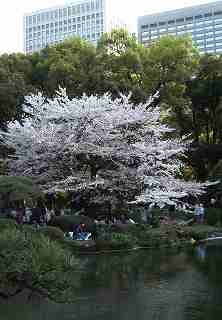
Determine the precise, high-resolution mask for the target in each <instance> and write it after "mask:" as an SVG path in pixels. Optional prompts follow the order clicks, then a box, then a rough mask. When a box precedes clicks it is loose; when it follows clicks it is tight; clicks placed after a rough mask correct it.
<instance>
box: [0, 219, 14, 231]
mask: <svg viewBox="0 0 222 320" xmlns="http://www.w3.org/2000/svg"><path fill="white" fill-rule="evenodd" d="M16 227H17V224H16V222H15V221H14V220H12V219H4V218H2V219H0V231H2V230H5V229H13V228H14V229H15V228H16Z"/></svg>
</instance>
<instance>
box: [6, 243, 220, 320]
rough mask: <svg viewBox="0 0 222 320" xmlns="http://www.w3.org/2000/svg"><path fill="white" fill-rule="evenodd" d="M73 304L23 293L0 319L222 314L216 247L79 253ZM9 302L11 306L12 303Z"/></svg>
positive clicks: (201, 319)
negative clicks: (26, 298) (25, 296)
mask: <svg viewBox="0 0 222 320" xmlns="http://www.w3.org/2000/svg"><path fill="white" fill-rule="evenodd" d="M82 261H83V270H82V272H81V273H79V274H78V277H76V275H75V277H73V281H75V282H76V292H75V298H76V302H75V303H74V304H71V305H69V304H63V305H59V304H55V303H51V302H47V301H40V300H38V299H32V300H31V301H29V302H27V301H24V299H23V298H22V297H20V298H17V299H15V300H13V301H11V302H9V303H6V304H1V305H0V315H1V320H2V319H3V320H14V319H16V320H37V319H38V320H39V319H41V320H45V319H47V320H48V319H53V320H73V319H78V320H86V319H87V320H88V319H90V320H94V319H95V320H100V319H103V320H104V319H105V320H111V319H112V320H113V319H115V320H118V319H121V320H125V319H127V320H135V319H138V320H145V319H146V320H149V319H152V320H155V319H158V320H162V319H163V320H168V319H170V320H174V319H176V320H188V319H189V320H205V319H206V320H209V319H220V318H221V317H222V308H221V297H222V273H221V271H220V268H221V267H220V266H221V263H222V253H221V250H220V248H213V247H210V248H206V247H197V248H195V249H193V250H192V251H191V252H189V253H185V252H183V251H178V252H170V251H163V252H161V251H140V252H134V253H132V254H120V255H103V256H92V257H83V258H82ZM12 305H13V308H12Z"/></svg>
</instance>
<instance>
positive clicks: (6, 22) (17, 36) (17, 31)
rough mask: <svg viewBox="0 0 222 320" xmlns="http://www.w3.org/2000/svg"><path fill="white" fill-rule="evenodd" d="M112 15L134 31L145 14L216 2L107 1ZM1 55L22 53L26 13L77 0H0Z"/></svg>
mask: <svg viewBox="0 0 222 320" xmlns="http://www.w3.org/2000/svg"><path fill="white" fill-rule="evenodd" d="M107 1H108V2H109V4H108V8H109V9H110V16H112V17H114V16H115V15H117V16H118V17H119V18H120V19H121V20H123V21H124V22H125V23H126V24H127V25H128V26H129V27H130V29H131V30H132V31H136V23H137V17H138V16H141V15H145V14H150V13H155V12H161V11H166V10H172V9H178V8H183V7H187V6H192V5H197V4H203V3H210V2H215V0H168V1H167V0H155V1H149V0H107ZM1 2H2V3H1V10H0V39H1V41H0V54H2V53H5V52H7V53H11V52H22V50H23V15H24V13H27V12H31V11H35V10H38V9H45V8H49V7H52V6H57V5H63V4H67V3H74V2H75V0H17V1H16V0H6V1H1Z"/></svg>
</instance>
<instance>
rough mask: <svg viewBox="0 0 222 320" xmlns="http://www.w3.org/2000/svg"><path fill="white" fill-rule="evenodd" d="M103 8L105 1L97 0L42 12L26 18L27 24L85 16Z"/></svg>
mask: <svg viewBox="0 0 222 320" xmlns="http://www.w3.org/2000/svg"><path fill="white" fill-rule="evenodd" d="M101 8H103V0H96V1H91V2H86V3H82V4H78V5H74V6H70V7H65V8H60V9H55V10H50V11H48V12H42V13H39V14H35V15H30V16H26V18H25V19H26V20H25V21H26V24H27V25H35V24H39V23H41V22H45V21H49V20H54V19H59V18H62V17H63V18H64V17H68V16H75V15H79V14H80V13H82V14H84V13H87V12H90V11H95V10H98V9H101Z"/></svg>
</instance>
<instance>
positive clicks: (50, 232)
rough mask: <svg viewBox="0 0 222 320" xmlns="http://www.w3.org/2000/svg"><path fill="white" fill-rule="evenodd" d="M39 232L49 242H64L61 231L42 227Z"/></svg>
mask: <svg viewBox="0 0 222 320" xmlns="http://www.w3.org/2000/svg"><path fill="white" fill-rule="evenodd" d="M39 232H40V233H41V234H43V235H44V236H45V237H47V238H49V239H50V240H54V241H58V242H63V240H64V233H63V232H62V231H61V229H59V228H56V227H50V226H47V227H42V228H41V229H40V230H39Z"/></svg>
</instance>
